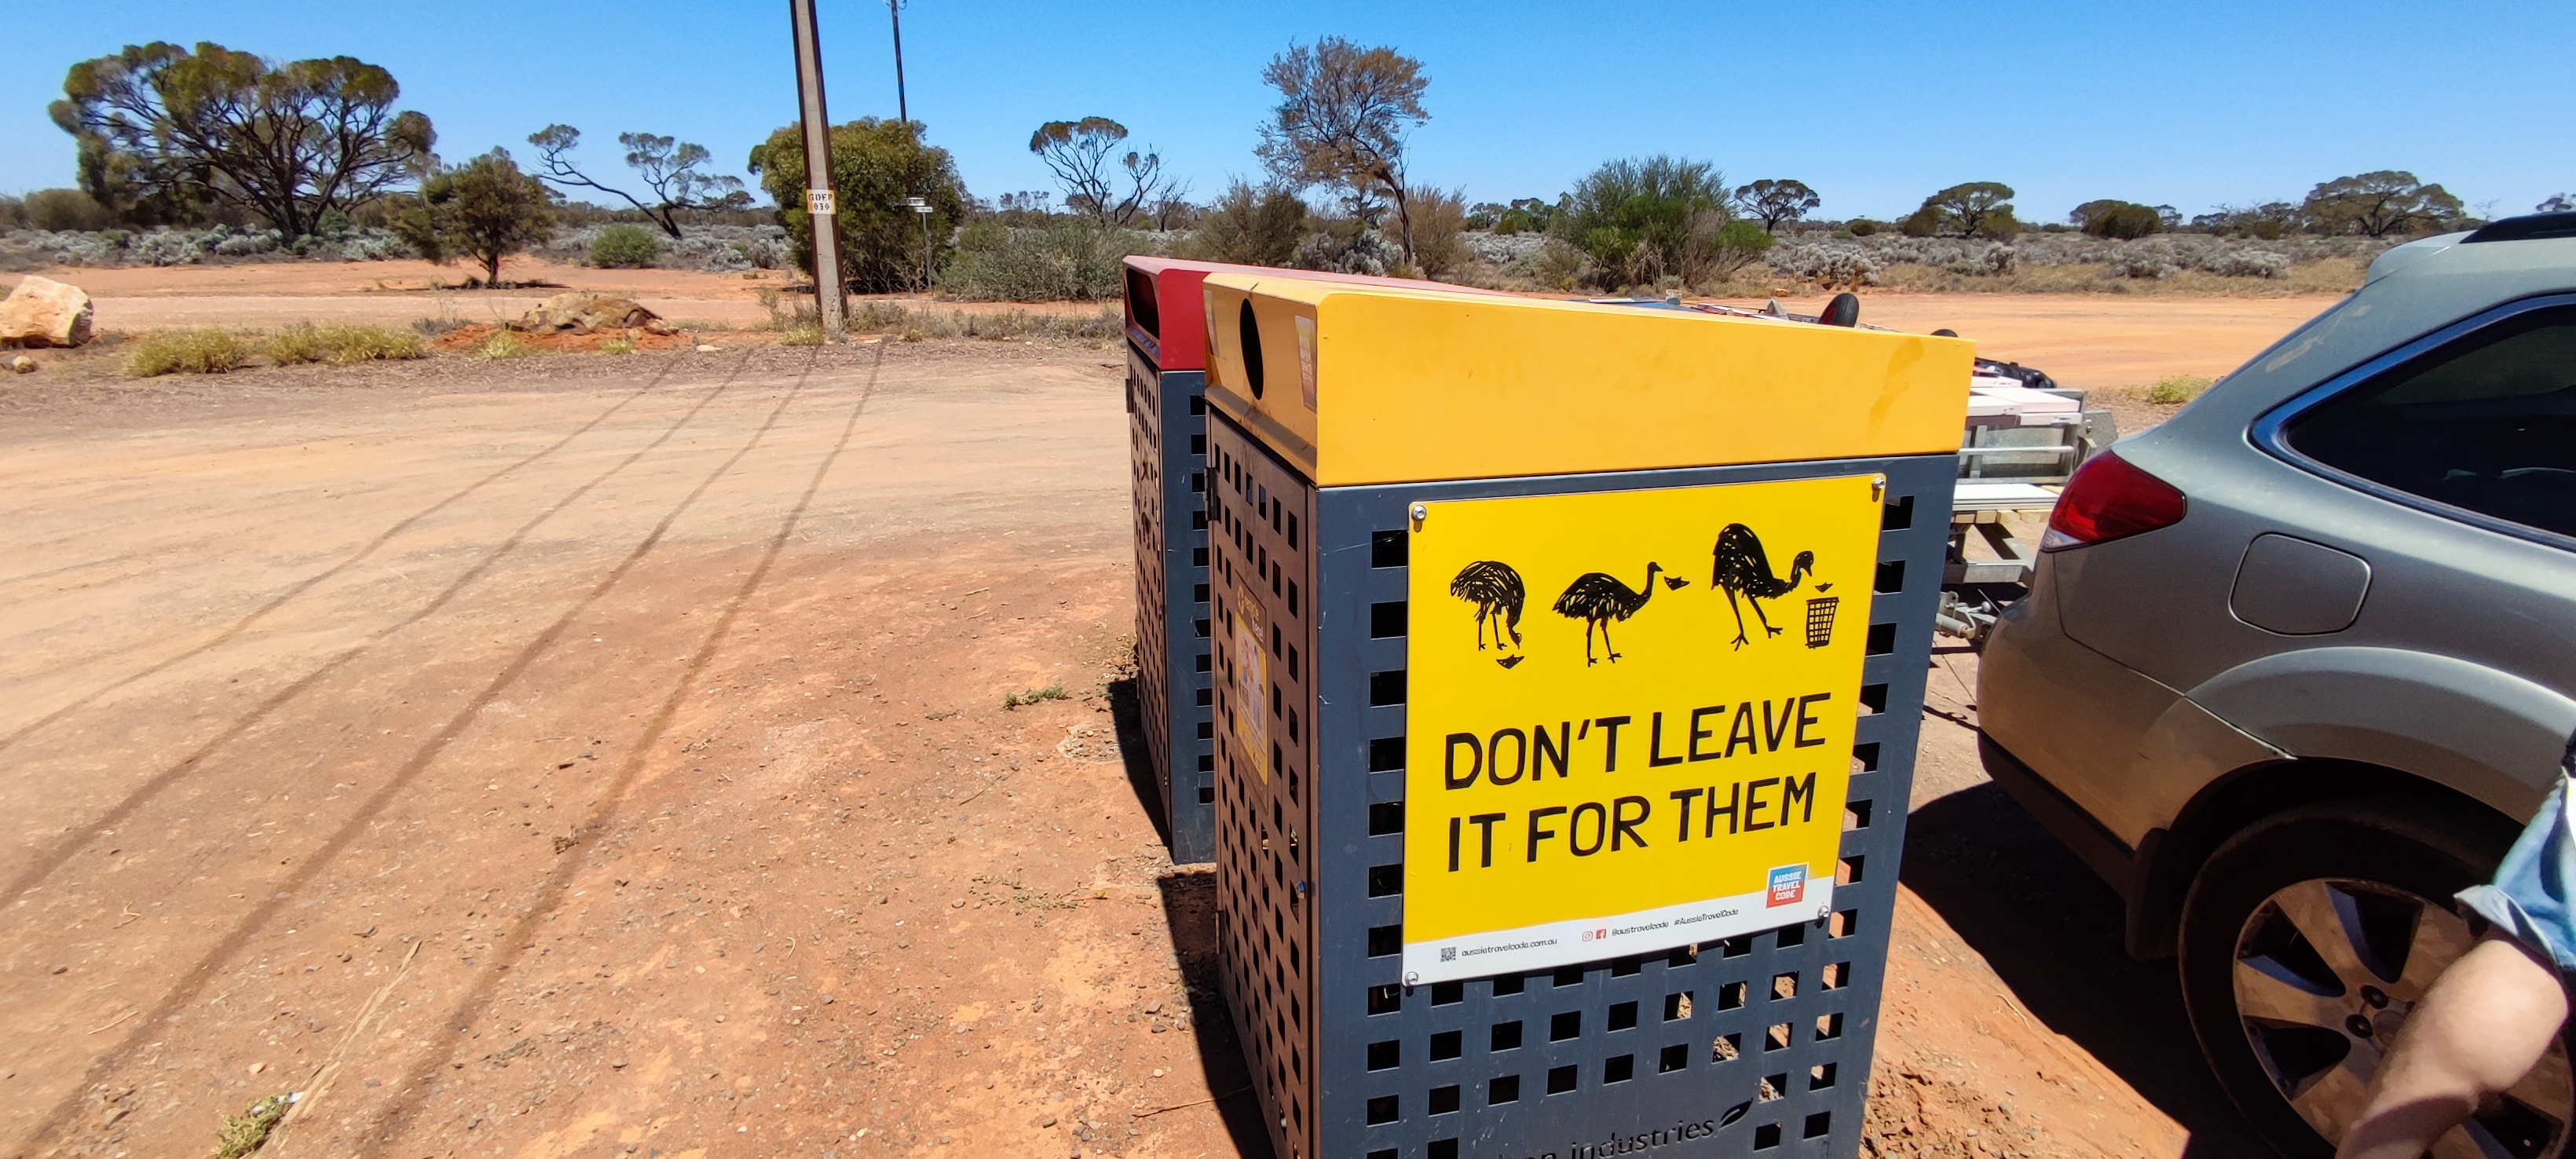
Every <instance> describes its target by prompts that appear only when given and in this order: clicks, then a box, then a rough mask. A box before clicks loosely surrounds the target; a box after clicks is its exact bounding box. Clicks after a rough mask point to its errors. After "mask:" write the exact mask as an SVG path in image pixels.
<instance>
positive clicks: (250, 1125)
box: [215, 1095, 294, 1159]
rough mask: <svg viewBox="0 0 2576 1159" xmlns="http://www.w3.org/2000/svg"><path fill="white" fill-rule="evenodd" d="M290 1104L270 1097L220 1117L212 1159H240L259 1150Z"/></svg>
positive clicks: (290, 1100) (283, 1097)
mask: <svg viewBox="0 0 2576 1159" xmlns="http://www.w3.org/2000/svg"><path fill="white" fill-rule="evenodd" d="M293 1103H294V1100H293V1098H292V1097H290V1096H287V1095H270V1096H268V1097H267V1098H264V1099H261V1100H260V1101H258V1102H256V1103H252V1104H251V1105H250V1106H249V1107H248V1108H246V1109H244V1110H243V1111H242V1113H241V1114H238V1115H226V1116H224V1121H223V1125H222V1126H221V1127H219V1128H217V1129H216V1131H215V1159H242V1157H243V1156H245V1155H248V1154H250V1153H251V1152H253V1151H257V1150H259V1149H260V1148H261V1147H262V1146H264V1145H265V1144H267V1142H268V1133H269V1132H270V1131H273V1130H276V1129H277V1121H278V1120H279V1119H283V1118H285V1117H286V1111H287V1108H288V1107H290V1106H292V1105H293Z"/></svg>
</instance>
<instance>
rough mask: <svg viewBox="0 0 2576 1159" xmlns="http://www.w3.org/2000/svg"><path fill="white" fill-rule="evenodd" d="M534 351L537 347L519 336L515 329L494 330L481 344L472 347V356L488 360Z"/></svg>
mask: <svg viewBox="0 0 2576 1159" xmlns="http://www.w3.org/2000/svg"><path fill="white" fill-rule="evenodd" d="M536 352H537V348H536V347H535V346H533V345H530V344H529V342H528V340H527V339H525V338H521V337H519V334H518V332H517V331H515V330H495V331H493V332H492V336H491V337H489V338H486V339H484V340H483V344H482V345H481V346H477V347H475V348H474V357H476V358H481V359H484V360H487V361H489V360H492V359H499V358H522V357H525V356H527V355H530V354H534V353H536Z"/></svg>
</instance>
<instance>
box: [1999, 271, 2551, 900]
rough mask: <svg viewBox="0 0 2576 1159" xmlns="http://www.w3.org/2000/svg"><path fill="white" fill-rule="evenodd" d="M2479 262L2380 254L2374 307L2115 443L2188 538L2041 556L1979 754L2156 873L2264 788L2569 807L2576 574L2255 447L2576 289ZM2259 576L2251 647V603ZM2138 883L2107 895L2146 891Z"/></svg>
mask: <svg viewBox="0 0 2576 1159" xmlns="http://www.w3.org/2000/svg"><path fill="white" fill-rule="evenodd" d="M2465 236H2466V235H2451V236H2448V237H2442V238H2432V239H2426V240H2424V241H2420V242H2415V243H2410V244H2408V245H2406V246H2401V247H2398V248H2397V249H2393V250H2391V251H2389V252H2388V253H2387V254H2385V255H2383V256H2382V258H2381V259H2380V261H2379V263H2377V264H2375V265H2374V267H2373V271H2372V274H2371V276H2370V280H2369V281H2368V283H2367V284H2366V285H2365V286H2364V287H2363V289H2362V290H2360V291H2359V292H2357V293H2355V294H2354V295H2352V296H2351V297H2349V298H2347V299H2346V300H2344V301H2343V302H2342V303H2339V304H2338V305H2336V306H2334V307H2333V308H2331V309H2328V310H2327V311H2325V312H2324V313H2322V314H2320V315H2319V316H2318V317H2316V318H2315V319H2312V320H2310V321H2309V322H2308V323H2307V324H2305V325H2303V326H2301V327H2300V328H2298V329H2297V330H2295V331H2293V332H2292V333H2290V334H2289V335H2287V336H2285V337H2284V338H2283V339H2282V340H2281V341H2279V342H2278V343H2275V344H2274V345H2273V346H2272V347H2271V348H2270V349H2268V350H2266V351H2264V352H2263V353H2262V354H2260V355H2257V356H2256V357H2255V358H2254V359H2253V360H2251V361H2249V362H2248V363H2246V365H2245V366H2243V367H2241V368H2239V369H2238V370H2237V371H2236V372H2235V373H2233V374H2231V375H2229V376H2228V377H2227V378H2226V379H2224V380H2222V381H2221V382H2220V383H2219V384H2218V385H2216V386H2214V387H2212V388H2211V389H2210V390H2209V391H2208V392H2207V393H2205V394H2203V395H2202V396H2201V397H2200V398H2199V399H2198V400H2196V401H2194V402H2193V403H2191V404H2190V405H2189V406H2186V407H2184V408H2183V409H2182V411H2181V412H2179V413H2178V414H2176V415H2175V416H2174V417H2173V418H2172V419H2171V420H2170V421H2168V422H2166V423H2165V424H2163V425H2162V426H2159V427H2157V428H2155V429H2153V430H2151V431H2148V432H2145V433H2144V434H2141V435H2139V436H2137V437H2135V438H2131V439H2127V440H2123V441H2122V442H2121V443H2119V445H2118V446H2117V448H2116V453H2118V454H2119V455H2120V457H2121V458H2123V459H2125V460H2127V461H2128V462H2130V463H2131V464H2133V465H2135V466H2137V467H2138V468H2139V469H2141V470H2143V471H2146V472H2147V473H2149V474H2151V475H2154V476H2156V477H2157V478H2159V479H2162V480H2164V481H2165V482H2167V483H2169V484H2172V485H2173V486H2174V487H2176V488H2178V489H2180V490H2181V491H2182V492H2183V494H2184V495H2185V496H2186V497H2187V503H2188V509H2187V513H2186V514H2185V516H2184V517H2183V519H2182V520H2181V521H2179V522H2177V523H2175V524H2172V525H2170V526H2167V527H2163V528H2159V529H2157V530H2154V531H2150V532H2146V533H2143V534H2139V535H2134V536H2131V537H2128V538H2125V539H2118V540H2113V541H2110V542H2106V543H2098V544H2093V545H2089V546H2078V547H2071V548H2067V549H2063V550H2056V551H2050V552H2045V553H2043V554H2042V555H2041V557H2040V561H2039V564H2038V567H2037V568H2036V571H2035V575H2034V578H2033V587H2032V591H2031V595H2030V597H2029V598H2028V599H2026V600H2024V601H2022V602H2021V603H2020V604H2019V605H2016V606H2015V607H2014V608H2013V609H2012V610H2011V611H2010V612H2008V613H2007V614H2006V615H2005V616H2004V617H2003V618H2002V621H2001V622H2000V623H1999V624H1998V625H1997V627H1996V629H1995V631H1994V633H1993V635H1992V637H1991V638H1990V639H1989V640H1988V642H1987V645H1986V652H1985V659H1984V663H1983V668H1982V670H1981V671H1982V676H1981V681H1980V689H1979V710H1980V715H1981V719H1982V721H1983V723H1984V726H1985V730H1986V734H1987V737H1988V739H1989V740H1991V741H1992V742H1993V743H1994V744H1995V745H1996V746H1999V747H2000V748H2001V749H2002V750H2003V752H2004V754H2005V755H2007V756H2009V757H2011V758H2014V759H2016V760H2017V761H2018V762H2019V763H2020V764H2021V765H2022V766H2024V769H2023V770H2022V772H2024V773H2026V774H2027V775H2024V776H2020V779H2021V780H2022V781H2024V782H2025V783H2028V782H2032V781H2036V782H2039V783H2044V787H2045V789H2046V790H2047V791H2048V792H2049V793H2051V794H2052V795H2054V796H2055V797H2056V798H2061V799H2062V802H2063V804H2064V805H2068V806H2072V807H2073V808H2074V809H2076V810H2080V812H2081V814H2082V815H2083V818H2084V819H2085V820H2086V821H2089V822H2090V823H2093V824H2098V825H2099V826H2100V827H2101V828H2102V829H2104V830H2105V831H2106V832H2107V834H2109V835H2111V836H2115V837H2116V838H2117V839H2118V841H2120V842H2121V843H2124V844H2126V845H2127V846H2128V847H2129V848H2130V849H2131V850H2133V851H2137V855H2138V856H2139V857H2140V858H2141V859H2142V860H2143V859H2146V858H2148V857H2149V856H2151V855H2152V851H2153V850H2155V849H2157V848H2159V847H2161V846H2162V845H2164V844H2166V843H2164V842H2162V841H2161V840H2160V838H2159V835H2160V834H2161V833H2163V832H2164V831H2165V830H2167V829H2169V828H2171V827H2173V826H2175V825H2177V824H2178V823H2182V822H2184V821H2189V820H2191V819H2192V818H2193V817H2195V816H2196V814H2195V813H2194V806H2195V803H2196V802H2197V801H2199V800H2201V799H2203V798H2205V797H2208V796H2211V795H2212V794H2213V786H2218V785H2221V784H2225V785H2228V786H2230V788H2231V791H2232V790H2233V789H2234V788H2235V787H2239V786H2241V785H2242V784H2244V783H2245V778H2246V777H2255V778H2261V777H2267V776H2271V775H2273V773H2272V772H2271V771H2270V770H2269V769H2267V768H2266V766H2274V765H2279V766H2284V767H2287V766H2292V765H2296V766H2299V767H2302V768H2304V769H2307V770H2309V771H2311V772H2313V771H2314V770H2315V769H2317V768H2319V767H2323V766H2326V765H2327V764H2328V763H2329V762H2351V763H2353V764H2357V765H2368V766H2375V767H2377V768H2381V769H2388V770H2393V771H2394V772H2396V773H2397V774H2400V775H2402V776H2405V777H2412V778H2416V779H2419V780H2421V781H2423V782H2427V783H2430V784H2435V785H2440V786H2443V787H2445V788H2447V789H2449V790H2450V791H2452V792H2455V793H2457V794H2460V795H2463V796H2466V797H2468V798H2471V799H2474V800H2477V801H2480V802H2483V803H2485V804H2486V805H2487V806H2489V807H2491V808H2493V809H2495V810H2496V811H2497V812H2499V813H2500V814H2503V815H2504V816H2506V817H2509V818H2512V819H2513V820H2515V821H2519V820H2520V819H2521V818H2522V817H2524V816H2527V815H2528V813H2529V811H2530V810H2531V809H2532V808H2533V807H2534V805H2535V804H2536V803H2537V802H2538V800H2539V799H2540V797H2541V795H2542V794H2543V793H2544V792H2545V791H2546V789H2547V788H2548V786H2549V785H2550V784H2551V783H2552V782H2553V778H2554V776H2555V771H2554V770H2555V768H2556V766H2557V763H2558V757H2559V754H2560V752H2561V751H2562V749H2563V748H2564V746H2565V745H2566V744H2567V740H2568V736H2569V733H2570V731H2571V730H2576V699H2571V694H2576V554H2571V553H2570V552H2568V551H2566V550H2565V549H2564V548H2563V547H2560V546H2554V545H2552V544H2551V543H2549V542H2544V541H2543V540H2542V538H2541V537H2539V536H2536V535H2520V534H2515V533H2514V531H2513V529H2511V528H2509V527H2508V528H2502V529H2497V528H2493V527H2490V526H2481V525H2478V524H2475V523H2472V522H2468V521H2464V520H2461V519H2457V518H2449V517H2446V516H2444V515H2442V514H2438V513H2435V512H2432V511H2428V510H2426V509H2424V508H2423V506H2422V505H2421V504H2409V503H2405V502H2399V501H2395V500H2393V499H2391V498H2386V497H2383V496H2382V495H2379V494H2374V493H2371V492H2370V491H2367V490H2364V489H2360V488H2356V487H2355V486H2352V485H2351V484H2350V483H2349V481H2347V480H2342V479H2338V478H2335V477H2332V476H2331V475H2330V474H2329V473H2327V472H2324V471H2321V470H2318V469H2312V468H2311V467H2310V466H2308V465H2304V464H2303V463H2302V462H2300V461H2297V457H2296V456H2295V455H2292V454H2288V453H2285V452H2282V451H2280V450H2278V449H2275V448H2267V447H2266V446H2264V445H2260V444H2258V442H2257V441H2256V439H2255V437H2254V433H2253V432H2255V431H2256V430H2257V428H2258V425H2259V424H2262V423H2263V422H2264V420H2265V418H2266V416H2277V415H2281V414H2287V413H2292V412H2294V411H2296V410H2297V409H2299V408H2304V407H2306V406H2309V405H2313V404H2314V403H2315V402H2316V401H2318V395H2320V394H2322V393H2323V391H2321V389H2320V388H2321V387H2325V388H2331V389H2334V390H2340V389H2341V387H2342V386H2343V385H2346V384H2357V383H2359V382H2361V381H2363V380H2364V379H2366V378H2368V377H2369V376H2371V375H2375V374H2377V373H2379V372H2380V371H2382V370H2383V369H2386V368H2388V367H2389V366H2391V365H2393V364H2394V363H2395V361H2396V360H2397V359H2398V358H2400V357H2411V356H2412V353H2413V350H2414V348H2415V347H2418V346H2422V347H2430V346H2432V345H2434V344H2436V343H2446V342H2448V341H2451V340H2452V339H2453V337H2454V334H2455V332H2456V331H2457V330H2458V329H2459V328H2461V327H2463V326H2464V325H2466V324H2483V323H2484V320H2485V319H2486V317H2487V316H2488V315H2490V314H2491V313H2497V312H2509V311H2511V310H2516V309H2521V308H2525V307H2527V306H2530V305H2534V304H2538V303H2540V302H2542V301H2543V300H2544V299H2546V298H2547V297H2548V296H2550V295H2556V294H2564V293H2567V292H2568V291H2570V290H2571V289H2576V238H2559V239H2549V240H2533V241H2514V242H2505V243H2477V244H2464V242H2463V239H2464V238H2465ZM2472 320H2475V321H2474V322H2473V321H2472ZM2312 392H2317V394H2312ZM2266 429H2268V428H2266ZM2273 537H2283V538H2286V539H2287V540H2290V541H2296V542H2295V544H2293V543H2285V542H2283V540H2282V538H2273ZM2258 545H2261V546H2258ZM2249 559H2250V560H2251V561H2252V562H2253V563H2254V564H2255V565H2257V567H2256V571H2257V573H2258V574H2257V575H2256V576H2255V586H2256V588H2257V589H2258V590H2257V591H2255V592H2254V598H2253V599H2252V600H2251V601H2250V603H2249V605H2248V607H2249V608H2251V609H2252V610H2253V611H2254V614H2253V615H2252V616H2251V617H2250V619H2251V620H2252V621H2255V622H2249V617H2248V616H2244V615H2240V614H2239V613H2240V611H2243V610H2248V609H2245V608H2240V607H2239V606H2238V603H2237V601H2238V597H2239V595H2240V591H2241V590H2242V589H2243V585H2244V584H2245V583H2246V572H2247V568H2248V564H2249ZM2266 568H2268V569H2269V570H2268V571H2266V570H2265V569H2266ZM2302 568H2305V569H2307V570H2306V572H2305V573H2302V570H2301V569H2302ZM2303 574H2304V579H2303V578H2302V577H2303ZM2303 582H2304V583H2311V584H2313V585H2314V586H2316V587H2317V589H2318V590H2315V591H2313V592H2304V593H2303V592H2301V591H2300V590H2299V588H2300V586H2301V584H2302V583H2303ZM2266 584H2269V585H2270V587H2269V588H2268V590H2261V589H2264V585H2266ZM2267 601H2268V602H2267ZM2338 621H2340V622H2338ZM2266 624H2267V625H2270V626H2269V627H2266V626H2260V625H2266ZM2284 628H2285V629H2294V630H2293V631H2281V630H2274V629H2284ZM2248 770H2252V771H2248ZM2238 774H2243V776H2238ZM2017 775H2018V774H2017ZM2003 779H2004V777H2003V776H2001V775H1999V776H1998V780H2003ZM2333 780H2334V777H2333V776H2331V775H2329V776H2327V777H2326V778H2325V780H2324V781H2320V782H2302V783H2322V784H2330V783H2332V781H2333ZM2374 783H2377V782H2374ZM2008 787H2009V784H2008ZM2017 792H2018V791H2017ZM2044 804H2046V805H2047V806H2048V807H2052V808H2054V807H2057V804H2056V803H2055V802H2048V803H2044ZM2034 811H2038V807H2037V806H2035V808H2034ZM2194 823H2197V822H2194ZM2052 828H2061V826H2057V825H2053V826H2052ZM2070 843H2072V842H2070ZM2184 846H2185V847H2187V848H2191V849H2198V850H2204V851H2205V849H2206V848H2207V843H2206V842H2185V843H2184ZM2097 868H2100V865H2099V864H2098V862H2097ZM2133 869H2134V871H2133V872H2130V873H2129V874H2127V878H2128V880H2114V881H2113V883H2112V884H2113V885H2114V886H2116V887H2119V888H2121V889H2122V890H2123V891H2124V893H2125V892H2130V891H2132V890H2133V889H2135V888H2140V887H2141V883H2143V882H2145V881H2146V880H2148V879H2149V877H2151V876H2153V875H2152V874H2151V873H2150V872H2148V871H2147V869H2146V867H2133ZM2106 876H2109V875H2108V874H2107V873H2106ZM2130 900H2131V903H2132V905H2133V906H2134V905H2136V904H2138V897H2137V896H2136V895H2135V894H2134V893H2131V898H2130ZM2133 944H2141V943H2140V941H2139V940H2138V939H2134V938H2133Z"/></svg>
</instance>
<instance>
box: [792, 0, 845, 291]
mask: <svg viewBox="0 0 2576 1159" xmlns="http://www.w3.org/2000/svg"><path fill="white" fill-rule="evenodd" d="M787 18H788V22H789V23H791V24H793V25H795V29H796V106H797V112H798V116H799V118H800V119H801V120H802V122H803V125H804V129H805V212H806V214H807V215H808V216H809V217H810V218H811V219H812V221H813V225H814V314H815V317H816V318H817V319H818V320H819V321H821V322H822V324H823V340H824V341H826V342H839V341H841V340H842V339H843V338H845V337H847V333H846V331H845V330H844V328H843V326H842V322H841V230H840V224H839V223H840V214H839V212H838V210H839V208H840V207H839V206H837V205H835V204H834V203H833V198H832V122H831V118H830V117H829V116H828V115H827V114H826V113H825V112H824V109H823V45H822V40H821V34H820V32H819V30H818V29H817V28H816V26H815V23H814V0H787Z"/></svg>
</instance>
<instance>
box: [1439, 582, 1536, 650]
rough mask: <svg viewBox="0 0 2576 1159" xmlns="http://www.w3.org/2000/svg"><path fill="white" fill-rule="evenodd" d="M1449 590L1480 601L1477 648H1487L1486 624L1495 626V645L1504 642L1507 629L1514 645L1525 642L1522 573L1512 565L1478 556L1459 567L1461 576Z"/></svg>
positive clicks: (1498, 646)
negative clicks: (1522, 631) (1522, 610)
mask: <svg viewBox="0 0 2576 1159" xmlns="http://www.w3.org/2000/svg"><path fill="white" fill-rule="evenodd" d="M1449 594H1450V595H1453V596H1456V597H1458V598H1459V599H1462V600H1465V601H1467V602H1468V603H1471V604H1474V605H1476V650H1477V651H1479V652H1482V651H1484V650H1485V626H1486V625H1487V624H1489V623H1490V624H1492V625H1493V628H1494V647H1496V648H1500V647H1502V646H1503V633H1505V632H1510V633H1511V634H1512V646H1513V647H1519V646H1520V642H1521V601H1522V599H1523V598H1524V596H1523V593H1522V589H1521V573H1519V572H1516V571H1513V570H1512V565H1510V564H1507V563H1501V562H1498V561H1495V560H1490V559H1485V560H1478V561H1476V562H1474V563H1471V564H1468V565H1467V566H1465V567H1462V568H1459V569H1458V578H1456V579H1453V580H1450V581H1449Z"/></svg>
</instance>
